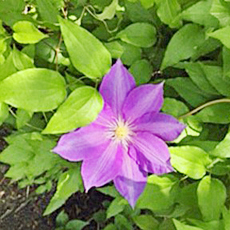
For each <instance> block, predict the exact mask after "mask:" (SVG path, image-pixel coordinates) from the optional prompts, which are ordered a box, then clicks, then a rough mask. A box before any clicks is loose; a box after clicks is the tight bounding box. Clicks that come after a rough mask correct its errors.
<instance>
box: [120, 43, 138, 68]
mask: <svg viewBox="0 0 230 230" xmlns="http://www.w3.org/2000/svg"><path fill="white" fill-rule="evenodd" d="M121 45H122V47H123V54H122V55H121V61H122V62H123V64H124V65H129V66H130V65H132V64H133V63H134V62H135V61H137V60H140V59H141V48H140V47H136V46H134V45H131V44H128V43H125V42H121Z"/></svg>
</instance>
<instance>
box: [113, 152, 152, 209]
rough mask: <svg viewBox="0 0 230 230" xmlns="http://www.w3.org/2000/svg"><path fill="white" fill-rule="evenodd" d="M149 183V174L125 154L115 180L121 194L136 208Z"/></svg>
mask: <svg viewBox="0 0 230 230" xmlns="http://www.w3.org/2000/svg"><path fill="white" fill-rule="evenodd" d="M146 181H147V173H145V172H143V171H141V169H140V168H139V166H138V164H137V163H136V162H135V161H134V160H133V159H132V158H131V157H130V156H129V155H128V153H124V156H123V164H122V167H121V169H120V171H119V173H118V176H117V177H116V178H115V179H114V184H115V187H116V189H117V190H118V191H119V193H120V194H121V195H122V196H123V197H125V199H127V200H128V202H129V204H130V205H131V206H132V207H133V208H134V206H135V203H136V201H137V199H138V197H139V196H140V195H141V193H142V192H143V190H144V187H145V185H146Z"/></svg>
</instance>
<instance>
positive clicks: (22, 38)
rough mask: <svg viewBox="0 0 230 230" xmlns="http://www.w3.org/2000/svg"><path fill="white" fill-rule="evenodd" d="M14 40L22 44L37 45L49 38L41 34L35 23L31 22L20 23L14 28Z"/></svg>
mask: <svg viewBox="0 0 230 230" xmlns="http://www.w3.org/2000/svg"><path fill="white" fill-rule="evenodd" d="M13 30H14V33H13V38H14V39H15V40H16V41H17V42H19V43H22V44H35V43H37V42H39V41H40V40H42V39H43V38H46V37H48V36H47V35H45V34H43V33H42V32H40V31H39V30H38V29H37V28H36V27H35V26H34V24H33V23H31V22H29V21H19V22H17V23H15V24H14V26H13Z"/></svg>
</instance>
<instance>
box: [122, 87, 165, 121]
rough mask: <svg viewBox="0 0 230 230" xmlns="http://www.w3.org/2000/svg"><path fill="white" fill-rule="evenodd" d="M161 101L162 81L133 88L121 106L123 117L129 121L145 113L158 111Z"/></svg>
mask: <svg viewBox="0 0 230 230" xmlns="http://www.w3.org/2000/svg"><path fill="white" fill-rule="evenodd" d="M162 103H163V83H160V84H156V85H153V84H147V85H142V86H139V87H137V88H135V89H133V90H132V91H131V92H130V93H129V95H128V97H127V98H126V100H125V102H124V106H123V113H124V115H125V118H126V119H128V120H129V121H134V120H135V119H137V118H139V117H141V116H143V115H144V114H145V113H151V112H159V110H160V108H161V106H162Z"/></svg>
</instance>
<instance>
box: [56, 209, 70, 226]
mask: <svg viewBox="0 0 230 230" xmlns="http://www.w3.org/2000/svg"><path fill="white" fill-rule="evenodd" d="M68 221H69V217H68V215H67V214H66V213H65V212H64V211H63V210H62V211H61V212H60V213H59V214H58V215H57V217H56V220H55V222H56V226H57V227H59V226H65V225H66V224H67V222H68Z"/></svg>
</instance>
